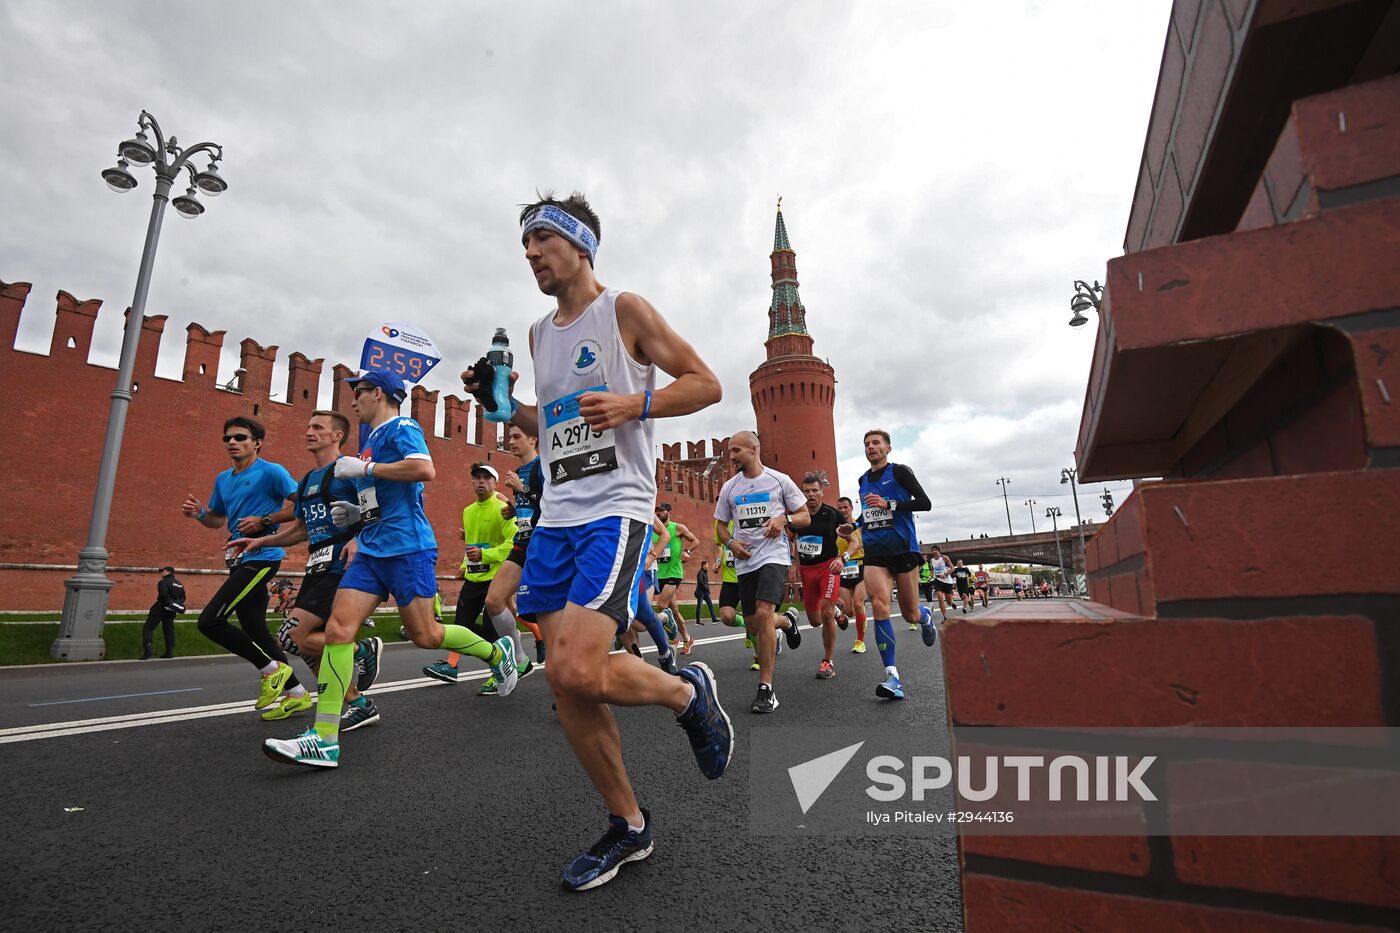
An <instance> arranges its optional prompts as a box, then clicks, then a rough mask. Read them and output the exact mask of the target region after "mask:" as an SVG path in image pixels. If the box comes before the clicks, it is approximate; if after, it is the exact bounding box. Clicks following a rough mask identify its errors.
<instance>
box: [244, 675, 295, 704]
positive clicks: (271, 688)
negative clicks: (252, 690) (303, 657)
mask: <svg viewBox="0 0 1400 933" xmlns="http://www.w3.org/2000/svg"><path fill="white" fill-rule="evenodd" d="M291 677H292V666H291V665H290V664H278V665H277V670H276V671H274V672H273V673H271V674H268V675H267V676H266V677H264V678H263V679H262V686H261V687H260V688H259V689H258V701H257V702H256V703H254V704H253V709H262V708H263V707H265V706H271V705H272V703H273V701H275V700H276V699H277V698H278V697H279V696H281V695H282V688H283V687H285V686H287V681H288V680H290V679H291Z"/></svg>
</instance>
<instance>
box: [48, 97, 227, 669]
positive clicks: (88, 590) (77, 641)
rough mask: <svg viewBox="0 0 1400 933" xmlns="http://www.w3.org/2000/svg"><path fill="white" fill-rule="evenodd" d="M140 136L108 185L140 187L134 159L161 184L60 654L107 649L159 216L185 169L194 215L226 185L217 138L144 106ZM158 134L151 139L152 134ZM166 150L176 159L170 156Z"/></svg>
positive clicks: (186, 207) (94, 655) (108, 176)
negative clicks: (181, 140)
mask: <svg viewBox="0 0 1400 933" xmlns="http://www.w3.org/2000/svg"><path fill="white" fill-rule="evenodd" d="M136 123H137V130H136V135H135V136H134V137H132V138H131V139H128V140H127V141H126V142H124V143H122V144H121V145H120V146H119V147H117V164H116V165H115V166H113V167H112V168H109V169H107V170H106V171H104V172H103V173H102V178H103V180H104V181H106V182H107V187H109V188H111V189H112V190H113V191H116V192H119V193H124V192H127V191H130V190H131V189H133V188H135V187H136V177H135V176H134V175H132V174H131V172H130V171H128V168H129V166H130V165H131V164H132V163H135V164H137V165H150V166H152V167H153V168H154V169H155V172H156V190H155V194H154V196H153V197H154V203H153V204H152V205H151V219H150V222H149V223H148V224H147V226H146V244H145V246H144V247H143V248H142V250H141V266H140V269H139V270H138V272H137V274H136V294H135V296H134V297H133V298H132V300H131V313H130V315H128V317H127V320H126V330H125V331H124V332H123V333H122V349H121V358H120V362H119V364H118V366H117V386H116V388H115V389H113V390H112V406H111V409H110V410H109V411H108V414H107V436H106V439H105V440H104V441H103V443H102V464H101V466H100V467H99V468H98V471H97V489H96V491H95V492H94V494H93V501H92V518H91V520H90V521H89V522H88V536H87V545H86V546H85V547H84V548H83V549H82V550H81V551H79V552H78V570H77V572H76V573H74V574H73V576H72V577H70V578H68V579H67V580H65V581H63V586H64V589H65V591H66V592H65V593H64V597H63V617H62V620H61V621H60V623H59V626H58V637H57V638H56V639H54V643H53V645H52V646H51V647H50V649H49V652H50V654H52V655H53V656H54V657H55V658H57V659H58V660H60V661H98V660H101V659H102V657H103V656H104V655H105V654H106V653H107V646H106V643H105V642H104V641H103V638H102V626H103V624H104V623H105V622H106V620H107V594H108V593H109V592H110V591H111V589H112V586H113V583H112V581H111V580H109V579H108V578H107V573H106V570H107V557H108V553H107V547H106V541H107V524H108V521H109V520H110V519H111V513H112V493H113V491H114V490H115V488H116V484H117V462H118V460H119V459H120V457H121V445H122V434H123V433H124V431H125V430H126V412H127V408H128V407H129V406H130V404H131V380H132V374H133V372H134V371H135V369H136V348H137V346H138V344H139V343H140V338H141V324H142V322H143V321H144V320H145V314H146V295H147V293H148V292H149V291H150V287H151V269H152V267H153V266H154V265H155V259H156V244H157V243H158V242H159V240H160V225H161V219H162V218H163V217H164V215H165V205H166V202H167V201H169V200H170V188H171V186H172V185H174V183H175V182H176V180H178V179H179V177H180V173H181V172H182V171H187V172H188V173H189V177H190V187H189V189H188V190H187V191H186V192H185V193H184V194H182V195H179V196H178V197H176V198H175V199H174V201H173V202H172V203H173V204H174V205H175V210H176V211H178V212H179V214H180V216H181V217H186V218H189V219H194V218H195V217H198V216H199V215H200V214H202V213H204V205H203V204H201V203H200V202H199V200H198V197H197V196H198V195H199V194H200V193H203V194H207V195H209V196H210V197H213V196H215V195H218V194H222V193H223V192H224V191H225V190H226V189H227V188H228V184H227V183H226V182H225V181H224V179H223V178H222V177H221V176H220V175H219V171H218V163H219V160H220V159H222V158H223V155H224V150H223V147H222V146H219V145H218V144H216V143H199V144H198V145H196V146H191V147H190V148H188V149H181V148H180V146H179V145H178V144H177V143H176V141H175V137H174V136H172V137H170V139H169V141H168V142H167V141H166V139H165V137H164V136H163V135H162V134H161V131H160V125H159V124H158V123H156V119H155V117H153V116H151V115H150V114H149V113H147V112H145V111H144V110H143V111H141V116H140V117H139V118H137V121H136ZM148 131H149V132H151V133H153V134H154V135H155V143H154V144H152V143H151V141H150V140H149V139H148V138H147V136H146V133H147V132H148ZM201 152H207V153H208V154H209V165H208V167H207V168H206V169H205V170H204V171H198V170H197V169H196V168H195V167H194V165H193V163H192V162H191V161H190V160H191V158H192V157H194V156H195V155H198V154H199V153H201ZM166 156H169V157H170V158H169V159H168V160H167V158H166Z"/></svg>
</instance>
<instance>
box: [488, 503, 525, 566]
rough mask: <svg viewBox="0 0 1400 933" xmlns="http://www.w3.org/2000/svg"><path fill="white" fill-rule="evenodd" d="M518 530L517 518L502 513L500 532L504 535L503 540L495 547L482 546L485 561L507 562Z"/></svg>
mask: <svg viewBox="0 0 1400 933" xmlns="http://www.w3.org/2000/svg"><path fill="white" fill-rule="evenodd" d="M517 530H518V529H517V527H516V524H515V519H513V518H506V517H505V515H502V516H501V526H500V529H499V533H500V534H501V535H502V538H501V541H500V543H499V544H497V545H495V546H494V547H489V548H482V554H481V556H482V557H483V558H484V563H488V564H503V563H505V561H506V558H507V557H509V556H510V551H511V548H513V547H515V533H516V531H517Z"/></svg>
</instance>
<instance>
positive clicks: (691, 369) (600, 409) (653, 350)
mask: <svg viewBox="0 0 1400 933" xmlns="http://www.w3.org/2000/svg"><path fill="white" fill-rule="evenodd" d="M617 327H618V332H619V333H620V334H621V335H622V343H623V346H624V347H626V348H627V351H628V352H629V353H630V354H631V356H632V358H633V359H635V360H637V362H639V363H642V364H643V365H645V364H647V363H655V364H656V366H657V368H658V369H660V370H661V371H662V372H664V373H666V374H667V375H669V376H672V377H674V379H675V381H674V382H672V383H671V384H670V385H668V386H665V387H664V388H661V389H657V390H656V391H654V392H652V394H651V407H650V408H647V407H646V397H645V394H644V393H641V392H639V393H637V394H635V395H616V394H614V393H612V392H586V393H584V394H583V395H582V396H580V397H579V413H580V414H582V415H583V418H584V420H585V421H587V422H588V424H589V425H590V426H591V427H593V428H596V429H600V430H601V429H606V428H615V427H617V426H618V425H620V424H623V423H624V422H627V421H632V420H634V419H637V418H640V417H641V416H642V412H643V410H645V411H646V412H647V417H648V418H674V417H676V416H678V415H688V414H690V413H692V412H696V411H699V410H700V409H702V408H706V407H708V406H710V405H713V404H715V403H716V402H718V401H719V400H720V398H721V397H722V396H723V395H724V392H723V390H722V389H721V388H720V384H719V378H718V377H716V376H715V374H714V373H713V372H712V371H711V370H710V367H709V366H707V365H706V364H705V361H704V360H702V359H700V354H698V353H696V352H695V348H694V347H692V346H691V345H690V344H689V343H688V342H686V340H685V339H684V338H683V337H681V335H680V334H678V333H676V332H675V331H674V330H673V329H672V328H671V325H670V324H668V323H666V319H665V318H663V317H662V316H661V315H660V314H658V313H657V311H656V309H655V308H653V307H652V306H651V304H650V303H649V302H648V301H647V300H646V299H645V298H642V297H641V296H640V295H634V294H632V293H631V292H623V293H622V294H621V295H618V296H617Z"/></svg>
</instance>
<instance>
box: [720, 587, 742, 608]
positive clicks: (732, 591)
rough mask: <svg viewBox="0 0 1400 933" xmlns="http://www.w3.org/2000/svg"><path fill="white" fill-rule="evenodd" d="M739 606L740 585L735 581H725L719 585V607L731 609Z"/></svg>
mask: <svg viewBox="0 0 1400 933" xmlns="http://www.w3.org/2000/svg"><path fill="white" fill-rule="evenodd" d="M738 605H739V584H738V583H737V582H735V581H733V580H725V581H723V582H721V583H720V585H719V607H720V608H721V609H723V608H725V607H726V606H728V607H730V608H731V609H733V608H737V607H738Z"/></svg>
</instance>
